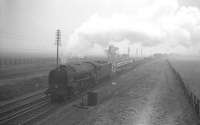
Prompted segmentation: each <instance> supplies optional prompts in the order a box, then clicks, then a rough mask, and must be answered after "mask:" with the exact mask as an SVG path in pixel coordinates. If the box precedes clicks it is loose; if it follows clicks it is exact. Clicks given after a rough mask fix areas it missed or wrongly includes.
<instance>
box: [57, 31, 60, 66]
mask: <svg viewBox="0 0 200 125" xmlns="http://www.w3.org/2000/svg"><path fill="white" fill-rule="evenodd" d="M60 45H61V31H60V30H59V29H57V30H56V46H57V56H56V64H57V67H58V65H59V46H60Z"/></svg>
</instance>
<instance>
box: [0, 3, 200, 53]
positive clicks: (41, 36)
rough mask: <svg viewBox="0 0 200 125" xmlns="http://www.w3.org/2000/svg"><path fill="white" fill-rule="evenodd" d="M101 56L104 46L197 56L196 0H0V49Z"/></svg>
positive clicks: (199, 11)
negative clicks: (58, 37) (58, 48)
mask: <svg viewBox="0 0 200 125" xmlns="http://www.w3.org/2000/svg"><path fill="white" fill-rule="evenodd" d="M57 29H60V30H61V34H62V36H61V39H62V43H61V45H62V46H61V47H62V48H61V49H62V51H61V56H85V55H100V56H104V55H105V54H106V53H105V49H106V48H107V47H108V45H110V44H113V45H115V46H117V47H119V48H120V50H119V51H120V53H126V52H127V48H128V47H130V49H131V53H130V54H131V55H132V56H134V55H135V53H136V49H142V50H143V55H150V54H153V53H158V52H159V53H178V54H187V55H188V54H189V55H191V54H192V55H199V52H200V44H199V40H200V35H199V33H200V1H198V0H165V1H164V0H139V1H138V0H101V1H100V0H84V1H83V0H0V53H1V54H2V55H6V54H24V55H44V56H55V55H56V54H55V53H56V46H55V42H56V40H55V39H56V38H55V35H56V30H57Z"/></svg>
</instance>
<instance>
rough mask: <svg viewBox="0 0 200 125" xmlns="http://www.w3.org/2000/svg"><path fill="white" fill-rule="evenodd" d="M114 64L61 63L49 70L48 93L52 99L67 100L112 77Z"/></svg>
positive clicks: (93, 62) (89, 62) (92, 62)
mask: <svg viewBox="0 0 200 125" xmlns="http://www.w3.org/2000/svg"><path fill="white" fill-rule="evenodd" d="M111 72H112V65H111V64H109V63H108V62H106V61H82V62H74V63H68V64H65V65H60V66H59V67H57V68H55V69H53V70H51V71H50V72H49V76H48V80H49V82H48V83H49V87H48V90H47V92H46V93H47V94H48V95H50V97H51V100H52V101H57V100H67V99H68V98H72V97H74V96H76V95H78V94H80V93H81V92H84V91H85V90H87V89H88V88H91V87H94V86H95V85H96V84H98V82H99V81H100V80H103V79H105V78H108V77H110V75H111Z"/></svg>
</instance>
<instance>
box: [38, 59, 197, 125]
mask: <svg viewBox="0 0 200 125" xmlns="http://www.w3.org/2000/svg"><path fill="white" fill-rule="evenodd" d="M113 82H114V83H116V84H112V83H113ZM96 91H97V92H98V93H99V94H100V95H102V96H101V97H100V103H99V104H98V105H97V106H95V107H92V108H89V109H79V108H76V107H73V106H66V107H65V108H63V110H62V111H60V112H57V113H55V114H54V115H52V116H50V117H48V119H47V120H44V121H42V122H41V123H40V124H42V125H45V124H46V125H51V124H52V125H53V124H56V125H66V124H67V125H197V123H198V118H197V116H196V114H195V113H194V111H193V109H192V108H191V106H190V105H189V103H188V101H187V99H186V97H185V96H184V95H183V91H182V90H181V88H180V87H179V82H178V81H177V80H176V79H175V77H174V75H173V73H172V71H171V69H170V68H169V67H168V64H167V63H166V61H164V60H160V61H154V62H151V63H147V64H145V65H143V66H140V67H138V68H137V69H135V70H133V71H130V72H129V73H126V74H124V75H121V76H120V77H119V78H116V79H113V80H112V81H110V82H108V83H107V84H106V85H105V86H103V87H102V88H100V89H98V90H96Z"/></svg>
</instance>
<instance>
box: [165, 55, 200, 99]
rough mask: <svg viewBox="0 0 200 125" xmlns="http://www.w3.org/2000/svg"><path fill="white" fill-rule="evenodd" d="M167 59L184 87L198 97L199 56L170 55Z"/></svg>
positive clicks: (199, 94)
mask: <svg viewBox="0 0 200 125" xmlns="http://www.w3.org/2000/svg"><path fill="white" fill-rule="evenodd" d="M169 61H170V63H171V64H172V66H173V67H174V68H175V70H176V71H177V72H178V73H179V74H180V76H181V78H182V80H183V81H184V83H185V85H186V87H187V88H188V89H189V90H190V91H192V92H193V93H194V94H195V95H196V96H197V97H198V98H200V90H199V89H200V57H170V58H169Z"/></svg>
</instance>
